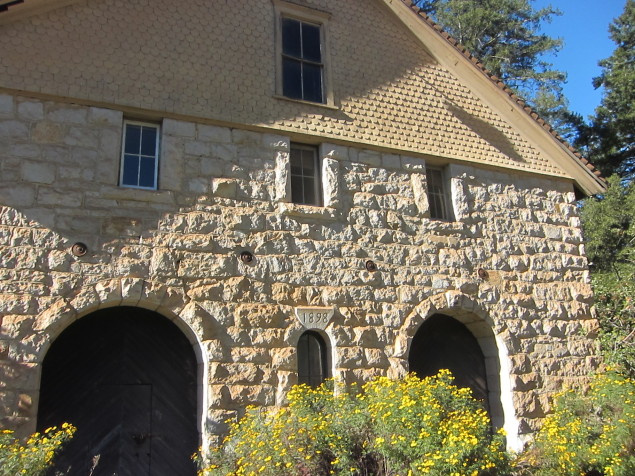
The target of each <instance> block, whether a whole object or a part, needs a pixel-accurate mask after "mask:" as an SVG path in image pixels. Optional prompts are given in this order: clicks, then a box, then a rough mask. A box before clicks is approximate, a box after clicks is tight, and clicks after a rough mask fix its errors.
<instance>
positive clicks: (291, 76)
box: [273, 0, 333, 105]
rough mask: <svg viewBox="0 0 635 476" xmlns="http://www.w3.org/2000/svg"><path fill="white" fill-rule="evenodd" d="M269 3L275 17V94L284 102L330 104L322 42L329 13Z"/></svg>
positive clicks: (278, 1) (330, 97)
mask: <svg viewBox="0 0 635 476" xmlns="http://www.w3.org/2000/svg"><path fill="white" fill-rule="evenodd" d="M273 2H274V6H275V10H276V18H277V28H276V33H277V35H276V50H277V57H278V65H277V66H278V81H277V86H276V90H277V91H276V92H277V93H278V94H279V95H280V96H283V97H285V98H288V99H295V100H301V101H309V102H313V103H319V104H328V105H332V103H333V100H332V94H331V93H330V90H329V85H330V81H329V77H328V65H327V62H328V50H327V42H326V25H327V20H328V18H329V14H328V13H325V12H321V11H317V10H313V9H310V8H307V7H303V6H300V5H295V4H292V3H289V2H285V1H283V0H273Z"/></svg>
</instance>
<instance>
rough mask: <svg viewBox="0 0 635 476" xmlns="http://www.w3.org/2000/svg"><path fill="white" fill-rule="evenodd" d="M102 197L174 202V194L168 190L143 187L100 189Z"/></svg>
mask: <svg viewBox="0 0 635 476" xmlns="http://www.w3.org/2000/svg"><path fill="white" fill-rule="evenodd" d="M101 196H102V198H107V199H111V200H135V201H139V202H151V203H166V204H172V203H174V194H173V193H172V191H170V190H152V189H144V188H129V187H116V188H107V189H102V193H101Z"/></svg>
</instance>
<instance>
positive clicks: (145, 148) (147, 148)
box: [141, 127, 157, 157]
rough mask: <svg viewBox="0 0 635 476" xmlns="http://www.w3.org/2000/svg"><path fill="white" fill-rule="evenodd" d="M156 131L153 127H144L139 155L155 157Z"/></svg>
mask: <svg viewBox="0 0 635 476" xmlns="http://www.w3.org/2000/svg"><path fill="white" fill-rule="evenodd" d="M156 145H157V130H156V129H155V128H154V127H144V128H143V130H142V131H141V154H142V155H150V156H153V157H154V156H155V155H156Z"/></svg>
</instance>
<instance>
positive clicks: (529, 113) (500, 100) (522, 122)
mask: <svg viewBox="0 0 635 476" xmlns="http://www.w3.org/2000/svg"><path fill="white" fill-rule="evenodd" d="M382 1H383V3H384V4H385V5H386V6H387V7H388V9H390V10H391V11H392V12H393V13H394V14H395V15H396V16H397V18H398V19H399V20H401V21H402V22H403V23H404V25H405V26H406V27H407V28H408V29H410V31H411V32H412V33H413V34H414V35H415V36H416V37H417V38H418V39H419V41H421V43H422V44H423V45H424V46H425V47H426V49H427V50H428V51H429V52H430V53H431V54H432V55H433V57H434V58H435V59H436V60H437V61H438V62H439V63H440V64H441V65H443V66H445V67H446V68H448V70H450V71H451V72H453V73H454V74H456V75H457V76H458V77H461V78H464V79H465V80H467V81H469V86H470V88H471V89H472V91H473V93H474V94H476V95H477V96H478V97H479V98H480V99H481V100H482V101H483V102H484V103H486V104H487V105H488V106H490V107H491V108H492V109H494V110H495V111H497V112H498V113H499V114H500V115H501V116H502V117H503V118H505V119H506V120H507V121H508V122H509V123H510V124H512V125H513V126H514V127H515V128H517V129H518V130H522V131H523V133H524V134H525V135H526V136H527V138H528V140H530V141H531V142H532V143H533V144H534V145H535V146H536V147H537V148H538V149H539V150H540V152H541V153H543V154H544V155H545V156H546V157H548V158H549V159H550V160H552V161H553V162H555V163H556V165H558V166H559V167H560V168H561V169H563V170H564V171H565V172H566V173H568V174H569V175H570V176H571V178H572V179H573V180H574V181H575V182H576V183H577V184H578V186H579V187H580V189H582V190H583V191H584V192H585V193H587V194H588V195H595V194H598V193H602V192H603V191H604V190H605V189H606V181H605V180H604V179H603V178H602V177H601V175H600V172H599V171H598V170H597V169H596V168H595V167H594V166H593V165H592V164H591V163H590V162H589V161H588V160H587V159H585V158H584V157H582V155H581V154H580V153H579V152H577V151H576V150H575V149H574V148H573V147H571V146H570V145H569V144H568V143H567V142H566V141H565V140H564V139H563V138H562V137H560V136H559V135H558V134H557V132H556V131H555V130H554V129H553V128H552V127H551V126H550V125H549V124H548V123H547V122H546V121H545V120H544V119H542V118H540V117H539V116H538V114H537V113H536V112H535V111H534V110H533V109H531V107H529V106H528V105H527V104H526V103H525V102H524V101H523V100H522V99H521V98H520V97H518V96H517V95H516V94H515V93H514V92H513V91H512V90H511V89H510V88H509V87H507V86H506V85H505V83H504V82H503V81H502V80H501V79H500V78H497V77H495V76H493V75H492V74H491V73H490V72H489V71H488V70H487V69H486V68H485V67H484V65H483V64H482V63H481V62H480V61H479V60H478V59H477V58H476V57H474V56H472V55H471V54H470V53H469V52H468V51H467V49H465V48H464V47H463V46H461V44H460V43H459V42H458V41H457V40H456V39H454V38H453V37H452V36H451V35H449V34H448V33H447V32H445V31H444V30H443V28H441V26H439V25H438V24H437V23H435V22H434V21H433V20H432V19H431V18H430V17H429V16H428V15H426V14H425V13H424V12H423V11H422V10H421V9H420V8H419V7H417V6H416V5H414V3H413V2H412V0H382ZM545 134H547V135H548V136H549V140H548V141H546V140H544V137H545Z"/></svg>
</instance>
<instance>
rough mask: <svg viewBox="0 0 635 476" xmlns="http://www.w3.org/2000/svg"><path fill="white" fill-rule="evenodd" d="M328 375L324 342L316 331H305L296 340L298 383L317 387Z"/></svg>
mask: <svg viewBox="0 0 635 476" xmlns="http://www.w3.org/2000/svg"><path fill="white" fill-rule="evenodd" d="M328 377H329V375H328V359H327V355H326V343H325V342H324V339H322V336H320V334H318V333H317V332H314V331H307V332H305V333H304V334H302V335H301V336H300V340H299V341H298V383H300V384H306V385H310V386H311V387H317V386H319V385H320V384H321V383H322V382H324V380H326V379H327V378H328Z"/></svg>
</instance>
